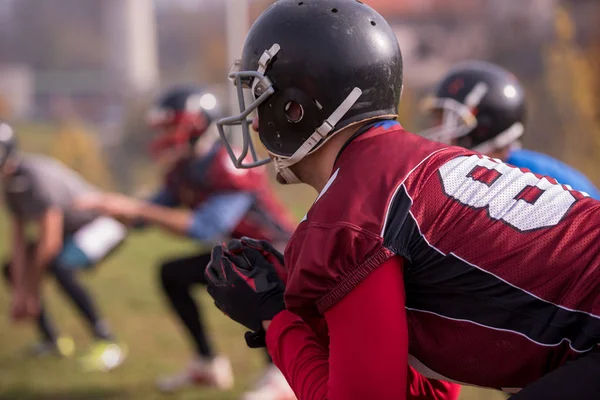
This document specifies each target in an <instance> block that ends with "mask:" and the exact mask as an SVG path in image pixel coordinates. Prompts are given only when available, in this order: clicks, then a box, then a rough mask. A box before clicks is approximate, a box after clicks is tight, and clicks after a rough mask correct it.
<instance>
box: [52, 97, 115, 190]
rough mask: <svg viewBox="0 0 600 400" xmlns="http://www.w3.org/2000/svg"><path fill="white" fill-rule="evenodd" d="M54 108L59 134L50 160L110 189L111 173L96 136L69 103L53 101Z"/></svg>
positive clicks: (66, 101) (63, 100)
mask: <svg viewBox="0 0 600 400" xmlns="http://www.w3.org/2000/svg"><path fill="white" fill-rule="evenodd" d="M52 106H53V112H54V114H55V118H56V121H57V122H58V132H57V133H56V136H55V138H54V140H53V141H52V143H51V145H50V149H49V154H50V156H52V157H54V158H56V159H58V160H60V161H62V162H64V163H65V164H66V165H67V166H68V167H69V168H71V169H73V170H74V171H76V172H78V173H79V174H81V175H82V176H83V177H84V178H86V179H87V180H88V181H89V182H90V183H93V184H95V185H97V186H99V187H101V188H103V189H111V188H112V187H113V185H112V179H111V177H110V170H109V168H108V166H107V164H106V163H105V161H104V159H103V156H102V150H101V148H100V146H99V144H98V143H97V140H96V135H94V133H93V132H91V131H89V130H88V129H87V128H86V126H85V124H84V123H83V122H82V121H81V120H80V119H79V118H78V117H77V115H76V114H75V113H74V111H73V108H72V104H70V102H69V100H67V99H64V98H57V99H54V101H53V103H52Z"/></svg>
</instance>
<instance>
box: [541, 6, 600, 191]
mask: <svg viewBox="0 0 600 400" xmlns="http://www.w3.org/2000/svg"><path fill="white" fill-rule="evenodd" d="M594 51H595V49H594V48H593V46H591V47H590V48H589V49H585V48H583V47H582V46H581V45H580V44H579V43H578V40H577V25H576V24H575V21H574V18H573V15H572V11H571V9H570V8H569V7H568V6H567V4H566V2H563V3H562V4H559V5H558V6H557V7H556V9H555V37H554V42H553V43H552V45H551V46H549V47H548V48H547V49H546V51H545V60H546V75H545V78H546V84H547V86H548V88H549V89H550V93H551V95H552V99H553V101H554V103H555V105H556V111H557V114H558V116H559V118H560V124H561V126H560V128H561V129H562V132H563V134H562V141H563V144H564V146H563V149H564V154H563V158H564V159H565V160H567V161H569V162H571V163H572V164H574V165H576V166H577V167H579V168H581V169H582V171H583V172H584V173H586V174H588V175H589V176H590V177H592V178H593V179H595V180H596V181H597V182H598V181H599V179H600V173H599V171H598V159H599V156H600V121H599V120H598V109H599V107H600V101H599V100H600V98H599V97H598V95H597V93H598V91H597V90H594V88H598V87H600V81H599V76H600V74H599V73H598V69H597V68H598V67H597V65H598V64H597V62H598V59H594V57H595V56H594V54H595V52H594Z"/></svg>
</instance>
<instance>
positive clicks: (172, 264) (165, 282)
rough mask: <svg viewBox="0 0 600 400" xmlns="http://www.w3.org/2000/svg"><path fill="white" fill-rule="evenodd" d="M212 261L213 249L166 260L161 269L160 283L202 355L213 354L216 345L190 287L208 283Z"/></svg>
mask: <svg viewBox="0 0 600 400" xmlns="http://www.w3.org/2000/svg"><path fill="white" fill-rule="evenodd" d="M209 261H210V253H205V254H200V255H196V256H192V257H186V258H179V259H176V260H172V261H167V262H165V263H164V264H163V265H162V266H161V269H160V282H161V286H162V288H163V290H164V292H165V295H166V296H167V299H168V300H169V303H170V305H171V307H172V308H173V310H174V311H175V313H176V314H177V316H178V317H179V319H180V320H181V322H183V325H184V326H185V328H186V330H187V331H188V333H189V334H190V336H191V338H192V341H193V342H194V345H195V346H196V351H197V352H198V354H199V355H201V356H203V357H213V356H214V353H213V349H212V346H211V344H210V342H209V340H208V337H207V335H206V330H205V327H204V323H203V320H202V317H201V315H200V310H199V308H198V305H197V304H196V302H195V301H194V299H193V298H192V295H191V288H192V286H194V285H197V284H203V285H205V284H206V280H205V278H204V270H205V269H206V266H207V265H208V263H209Z"/></svg>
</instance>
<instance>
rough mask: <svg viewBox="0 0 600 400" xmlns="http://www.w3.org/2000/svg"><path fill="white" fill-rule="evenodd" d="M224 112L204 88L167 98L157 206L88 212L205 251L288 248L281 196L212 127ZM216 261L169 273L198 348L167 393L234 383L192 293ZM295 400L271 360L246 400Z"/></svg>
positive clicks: (177, 307)
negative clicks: (222, 244)
mask: <svg viewBox="0 0 600 400" xmlns="http://www.w3.org/2000/svg"><path fill="white" fill-rule="evenodd" d="M218 107H219V104H218V101H217V99H216V97H215V96H214V95H213V94H212V93H210V92H209V91H207V90H206V89H204V88H202V87H197V86H192V85H190V86H178V87H173V88H170V89H169V90H167V91H166V93H164V95H163V96H161V98H160V99H159V100H158V101H157V102H156V105H155V106H154V107H153V108H152V109H151V110H150V111H149V113H148V124H149V126H150V127H152V128H154V129H157V130H158V131H159V132H160V135H159V136H158V137H157V138H156V139H155V141H154V142H153V143H152V146H151V149H152V153H153V154H154V155H155V156H156V157H157V159H158V160H159V161H161V162H162V163H163V164H164V165H163V167H164V168H165V169H166V173H165V175H164V184H163V186H162V188H161V189H160V190H159V191H158V192H157V193H156V195H154V196H153V197H152V198H151V199H150V201H140V200H137V199H133V198H129V197H126V196H123V195H119V194H102V195H96V196H93V197H91V198H87V199H81V200H80V207H83V208H89V209H94V210H97V211H100V212H103V213H105V214H108V215H113V216H117V217H121V218H124V219H126V220H130V221H135V222H136V225H138V226H140V225H146V224H152V225H156V226H158V227H161V228H163V229H165V230H167V231H169V232H172V233H175V234H177V235H181V236H186V237H189V238H191V239H195V240H198V241H199V242H202V243H208V244H215V243H218V242H219V241H220V240H224V239H228V238H232V237H233V238H235V237H238V238H239V237H242V236H244V235H257V236H259V237H261V238H263V239H266V240H269V241H273V242H274V243H277V244H278V246H281V247H283V246H285V243H286V242H287V240H288V239H289V236H290V234H291V232H292V230H293V222H292V218H291V216H290V215H289V214H288V212H287V211H286V210H285V208H284V207H283V206H282V205H281V203H280V202H279V200H278V199H277V198H276V196H275V194H274V193H273V190H272V189H271V187H270V184H269V182H268V177H267V175H266V173H265V170H264V169H258V170H255V171H250V170H239V169H236V168H235V166H234V165H233V164H232V162H231V159H230V158H229V156H228V155H227V151H226V150H225V148H224V147H223V146H222V145H221V143H220V141H219V140H218V134H217V132H216V128H214V124H213V123H212V122H213V121H214V119H215V116H216V115H217V114H218V111H217V110H218ZM209 261H210V252H209V251H206V250H205V249H203V250H201V251H199V252H198V254H193V255H191V256H190V255H188V256H185V257H179V258H177V259H174V260H169V261H167V262H164V263H163V264H162V266H161V271H160V283H161V287H162V288H163V290H164V293H165V295H166V298H167V300H168V301H169V305H170V306H171V307H172V309H173V311H174V312H175V313H176V314H177V316H178V317H179V319H180V320H181V322H182V324H183V325H184V327H185V328H186V330H187V332H188V334H189V336H190V339H191V340H192V342H193V345H194V347H195V355H194V357H193V359H192V360H191V362H190V364H189V365H188V366H187V367H186V368H184V369H183V370H182V371H181V372H180V373H177V374H175V375H171V376H167V377H165V378H162V379H159V381H158V385H159V387H160V388H161V389H162V390H164V391H175V390H177V389H180V388H182V387H185V386H189V385H207V386H214V387H217V388H220V389H228V388H230V386H231V385H232V383H233V378H232V374H231V367H230V364H229V361H228V360H227V358H225V357H224V356H218V355H216V354H215V351H214V349H213V346H212V345H211V341H210V340H209V337H208V335H207V334H206V332H205V327H204V323H203V318H201V312H200V309H199V307H198V306H197V304H196V302H195V301H194V299H193V297H192V293H191V290H192V288H193V287H195V286H197V285H202V284H205V283H206V281H205V278H204V269H205V267H206V265H207V264H208V262H209ZM267 356H268V354H267ZM293 398H294V395H293V392H292V391H291V389H290V388H289V385H287V383H286V381H285V379H284V377H283V376H282V375H281V373H280V371H279V370H278V369H277V368H276V367H275V366H273V364H272V362H271V360H270V359H269V364H268V367H267V369H266V370H265V373H264V376H263V378H262V379H260V381H259V382H258V384H257V386H256V388H255V389H253V390H252V391H250V392H248V393H246V394H245V395H244V397H243V399H244V400H255V399H260V400H287V399H293Z"/></svg>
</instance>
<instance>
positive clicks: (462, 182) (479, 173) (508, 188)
mask: <svg viewBox="0 0 600 400" xmlns="http://www.w3.org/2000/svg"><path fill="white" fill-rule="evenodd" d="M439 173H440V177H441V181H442V185H443V187H444V191H445V193H446V194H447V195H448V196H450V197H452V198H453V199H455V200H457V201H458V202H460V203H462V204H464V205H466V206H470V207H473V208H487V209H488V213H489V215H490V217H491V218H493V219H496V220H500V221H504V222H505V223H507V224H509V225H511V226H512V227H514V228H516V229H518V230H520V231H531V230H535V229H540V228H545V227H549V226H553V225H556V224H558V223H559V222H560V221H561V220H562V219H563V218H564V216H565V215H566V214H567V213H568V212H569V209H570V208H571V207H572V206H573V204H574V203H575V202H576V201H577V199H576V198H575V196H574V195H573V193H571V192H570V191H569V190H567V189H565V188H564V187H563V186H562V185H559V184H555V183H552V182H550V181H549V180H548V179H546V178H541V179H540V178H538V177H537V176H535V175H534V174H532V173H531V172H523V171H521V170H520V169H518V168H515V167H512V166H509V165H506V164H503V163H500V162H497V161H495V160H492V159H490V158H488V157H484V158H480V157H479V156H476V155H473V156H463V157H458V158H455V159H452V160H450V161H449V162H447V163H446V164H444V165H443V166H442V167H441V168H440V169H439ZM583 195H585V194H583Z"/></svg>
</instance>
